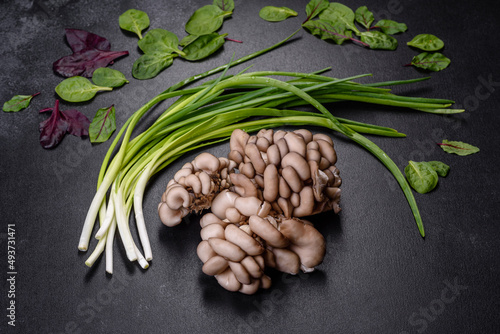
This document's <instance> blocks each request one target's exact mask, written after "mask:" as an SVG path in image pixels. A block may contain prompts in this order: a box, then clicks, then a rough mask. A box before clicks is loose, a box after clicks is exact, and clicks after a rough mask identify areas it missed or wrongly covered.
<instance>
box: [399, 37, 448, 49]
mask: <svg viewBox="0 0 500 334" xmlns="http://www.w3.org/2000/svg"><path fill="white" fill-rule="evenodd" d="M406 44H407V45H409V46H413V47H415V48H418V49H420V50H423V51H437V50H440V49H442V48H443V47H444V42H443V41H442V40H440V39H439V38H437V37H436V36H434V35H431V34H420V35H417V36H415V37H413V39H412V40H411V41H409V42H408V43H406Z"/></svg>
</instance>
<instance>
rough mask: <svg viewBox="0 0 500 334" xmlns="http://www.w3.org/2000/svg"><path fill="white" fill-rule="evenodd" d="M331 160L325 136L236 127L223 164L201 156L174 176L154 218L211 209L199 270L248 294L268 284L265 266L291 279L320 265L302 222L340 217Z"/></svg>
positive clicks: (316, 241)
mask: <svg viewBox="0 0 500 334" xmlns="http://www.w3.org/2000/svg"><path fill="white" fill-rule="evenodd" d="M336 161H337V155H336V152H335V149H334V146H333V142H332V140H331V138H330V137H328V136H327V135H324V134H312V133H311V132H310V131H308V130H304V129H300V130H295V131H291V132H287V131H283V130H278V131H273V130H272V129H265V130H261V131H259V132H258V133H257V134H256V135H252V136H251V135H249V134H248V133H246V132H244V131H242V130H239V129H238V130H235V131H234V132H233V133H232V135H231V139H230V153H229V154H228V156H227V158H226V157H219V158H218V157H215V156H213V155H211V154H209V153H206V152H205V153H201V154H200V155H198V156H197V157H196V158H195V159H194V160H193V161H192V162H190V163H186V164H185V165H184V166H183V167H182V168H181V169H180V170H179V171H178V172H177V173H176V174H175V176H174V178H173V179H172V180H170V182H169V183H168V184H167V188H166V190H165V192H164V193H163V195H162V199H161V202H160V204H159V206H158V213H159V215H160V219H161V220H162V222H163V223H164V224H165V225H167V226H175V225H177V224H179V223H180V222H181V221H182V218H183V217H185V216H186V215H187V214H189V213H192V212H195V213H199V212H202V211H203V210H206V209H210V210H211V212H209V213H206V214H204V215H203V217H202V218H201V220H200V224H201V227H202V229H201V232H200V234H201V239H202V241H201V242H200V244H199V246H198V249H197V253H198V257H199V258H200V260H201V261H202V262H203V267H202V270H203V272H204V273H205V274H207V275H211V276H214V277H215V278H216V279H217V281H218V282H219V284H220V285H221V286H222V287H224V288H225V289H227V290H230V291H240V292H242V293H246V294H253V293H255V292H256V291H258V289H259V288H264V289H265V288H268V287H269V286H270V285H271V279H270V278H269V277H268V276H267V275H266V274H265V268H275V269H277V270H279V271H282V272H286V273H290V274H297V273H298V272H299V271H300V270H302V271H304V272H309V271H312V270H314V268H315V267H316V266H317V265H319V264H320V263H321V262H322V261H323V257H324V255H325V240H324V238H323V236H322V235H321V233H320V232H318V231H317V230H316V228H315V227H314V226H313V224H312V223H310V222H308V221H306V220H304V219H301V218H303V217H307V216H311V215H314V214H317V213H320V212H324V211H329V210H333V211H334V212H335V213H338V212H339V211H340V207H339V200H340V188H339V187H340V185H341V182H342V181H341V179H340V177H339V170H338V169H337V168H336V167H335V163H336Z"/></svg>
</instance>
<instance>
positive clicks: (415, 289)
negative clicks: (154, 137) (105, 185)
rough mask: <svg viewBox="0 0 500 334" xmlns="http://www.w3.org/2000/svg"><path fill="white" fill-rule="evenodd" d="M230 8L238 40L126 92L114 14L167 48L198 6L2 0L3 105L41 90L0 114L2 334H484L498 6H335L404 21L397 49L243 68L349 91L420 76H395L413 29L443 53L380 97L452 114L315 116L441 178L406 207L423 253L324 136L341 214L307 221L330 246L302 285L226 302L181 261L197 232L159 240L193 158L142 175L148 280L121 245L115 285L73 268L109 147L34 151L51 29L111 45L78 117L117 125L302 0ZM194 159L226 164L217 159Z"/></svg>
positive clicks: (368, 176)
mask: <svg viewBox="0 0 500 334" xmlns="http://www.w3.org/2000/svg"><path fill="white" fill-rule="evenodd" d="M235 2H236V9H235V11H234V14H233V16H232V18H231V19H229V20H227V21H225V22H224V25H223V27H222V30H221V31H222V32H227V33H228V34H229V37H231V38H234V39H239V40H242V41H244V43H243V44H237V43H229V42H228V43H226V45H225V46H224V49H223V50H222V51H221V52H218V53H217V54H215V55H213V56H212V57H210V58H209V59H206V60H204V61H202V62H197V63H189V62H187V61H183V60H181V59H176V60H175V61H174V64H173V66H171V67H170V68H169V69H167V70H166V71H164V72H162V73H161V74H160V75H159V76H158V77H157V78H155V79H154V80H147V81H138V80H135V79H133V78H132V76H131V73H130V71H131V67H132V64H133V62H134V60H135V59H137V57H139V51H138V49H137V47H136V42H137V38H136V37H134V36H133V35H132V34H129V33H125V32H123V31H121V30H120V28H119V27H118V16H119V15H120V14H121V13H122V12H124V11H125V10H127V9H129V8H138V9H142V10H144V11H146V12H147V13H148V14H149V16H150V18H151V28H150V29H152V28H164V29H167V30H170V31H172V32H174V33H176V34H177V35H178V36H179V37H180V38H182V37H183V36H184V35H185V33H184V31H183V26H184V23H185V22H186V21H187V19H188V17H189V16H190V15H191V13H192V12H193V11H194V10H195V9H197V8H198V7H201V6H202V5H205V4H209V3H211V2H210V1H208V0H206V1H192V0H183V1H154V2H153V1H99V2H97V1H69V0H49V1H42V0H37V1H25V0H15V1H9V2H7V1H2V3H1V4H0V31H1V37H2V38H1V43H0V57H1V58H0V59H1V66H2V70H1V72H0V77H1V85H0V101H1V102H2V103H3V102H4V101H6V100H8V99H10V97H11V96H13V95H16V94H32V93H35V92H38V91H40V92H42V94H41V95H40V96H38V97H36V98H35V99H34V100H33V102H32V104H31V106H30V107H29V109H27V110H23V111H21V112H18V113H4V112H0V138H1V139H0V140H1V142H0V143H1V147H2V149H1V161H0V189H1V191H0V203H1V204H0V205H1V206H0V210H1V215H0V217H1V218H0V221H1V227H0V278H1V282H2V283H1V289H0V310H2V311H0V332H2V333H183V332H192V333H198V332H205V333H222V332H228V333H253V332H255V333H257V332H264V333H267V332H269V333H270V332H273V333H306V332H309V333H326V332H328V333H417V332H418V333H422V332H425V333H496V332H498V328H499V325H500V323H499V311H500V303H499V299H500V292H499V288H498V286H499V284H498V278H499V276H500V275H499V273H500V272H499V271H500V270H499V260H498V255H499V254H498V253H499V252H498V251H499V244H500V243H499V239H500V227H499V226H498V222H499V218H498V216H499V213H500V211H499V209H498V207H499V202H500V201H499V199H498V198H499V191H498V163H499V162H500V161H499V158H498V156H499V153H500V152H499V148H498V147H499V145H498V144H499V140H498V139H499V136H498V124H499V120H500V116H499V110H498V105H499V102H500V71H499V69H500V65H499V61H498V54H499V52H500V47H499V44H498V43H497V41H496V37H495V34H496V31H497V30H498V28H499V26H498V17H499V14H500V12H499V10H498V6H497V4H496V2H495V1H486V0H482V1H465V0H455V1H431V0H423V1H398V0H377V1H370V2H368V3H367V2H363V1H357V0H356V1H350V2H344V3H345V4H346V5H348V6H350V7H351V8H353V9H356V8H357V7H358V6H361V5H368V7H369V8H370V9H371V10H372V11H373V12H374V13H375V16H376V19H381V18H390V19H393V20H396V21H399V22H405V23H406V24H407V25H408V27H409V29H408V31H407V32H406V33H404V34H401V35H398V36H397V39H398V40H399V42H400V46H399V47H398V49H397V50H396V51H394V52H384V51H373V50H367V49H363V48H361V47H358V46H356V45H354V44H352V43H348V44H346V45H343V46H337V45H332V44H328V43H325V42H323V41H321V40H319V39H317V38H316V37H314V36H312V35H310V34H309V33H307V32H306V31H301V32H300V33H299V34H298V35H297V38H294V40H293V41H292V42H290V43H288V44H287V45H285V46H283V47H281V48H279V49H277V50H275V51H273V52H271V53H269V54H266V55H264V56H262V57H259V58H257V59H255V60H252V61H251V62H250V64H253V65H254V67H253V70H278V69H279V70H287V71H304V72H307V71H314V70H318V69H321V68H324V67H328V66H331V67H332V71H331V72H329V75H331V76H335V77H345V76H349V75H355V74H361V73H373V76H374V77H373V78H367V79H363V81H364V82H370V81H374V80H377V81H384V80H392V79H407V78H415V77H421V76H425V75H429V74H428V73H425V72H421V71H418V70H416V69H414V68H410V67H403V66H402V65H404V64H406V63H409V62H410V60H411V58H412V57H413V56H414V55H416V54H417V53H418V51H416V50H414V49H411V48H409V47H407V46H406V42H407V41H409V40H411V38H412V37H413V36H414V35H416V34H419V33H432V34H435V35H437V36H439V37H440V38H441V39H443V40H444V42H445V45H446V47H445V49H444V51H443V52H444V54H445V55H447V56H448V57H449V58H451V59H452V64H451V66H450V67H449V68H447V69H445V70H444V71H442V72H438V73H430V76H431V77H432V79H431V80H430V81H425V82H421V83H418V84H414V85H411V86H407V87H396V88H395V91H396V92H397V93H404V94H409V95H421V96H427V97H442V98H450V99H454V100H456V101H457V105H459V106H465V107H466V108H467V109H468V111H467V113H464V114H460V115H456V116H452V117H442V116H437V115H431V114H426V113H421V112H416V111H409V110H398V109H393V108H385V107H371V106H366V105H361V104H356V103H342V104H337V105H334V106H329V107H330V108H331V110H332V111H333V112H334V114H336V115H338V116H344V117H350V118H353V119H356V120H362V121H366V122H371V123H376V124H380V125H387V126H391V127H394V128H396V129H398V130H399V131H401V132H404V133H406V134H407V135H408V137H407V138H405V139H386V138H377V137H373V140H374V141H375V142H376V143H377V144H378V145H380V146H381V147H382V148H383V149H384V150H385V151H386V152H387V153H388V155H389V156H391V157H392V158H393V159H394V160H395V162H396V163H397V164H398V166H399V167H400V168H401V169H403V168H404V166H405V165H406V164H407V161H408V160H410V159H413V160H441V161H443V162H445V163H447V164H449V165H450V166H451V172H450V174H449V175H448V177H446V178H444V179H440V181H439V185H438V187H437V189H435V190H434V191H433V192H431V193H429V194H426V195H420V194H416V195H415V196H416V199H417V201H418V204H419V207H420V210H421V213H422V216H423V220H424V224H425V228H426V233H427V236H426V238H425V240H423V239H422V238H421V237H420V236H419V234H418V231H417V228H416V225H415V222H414V221H413V217H412V214H411V211H410V209H409V207H408V205H407V203H406V201H405V199H404V196H403V194H402V192H401V191H400V190H399V188H398V187H397V184H396V183H395V181H393V180H392V179H391V176H390V173H389V172H388V171H387V170H385V169H384V167H383V166H382V165H381V164H380V163H379V162H378V161H377V160H376V159H375V158H373V157H372V156H371V155H370V154H369V153H367V152H366V151H364V150H363V149H361V148H360V147H358V146H357V145H355V144H353V143H351V142H349V141H347V140H346V139H345V138H342V137H341V136H338V135H336V134H332V135H333V136H334V140H335V143H336V149H337V153H338V157H339V161H338V167H339V168H340V170H341V176H342V178H343V185H342V189H343V190H342V191H343V192H342V202H341V204H342V208H343V211H342V212H341V214H340V215H339V216H334V215H333V214H323V215H321V216H319V217H315V218H312V221H313V222H315V223H316V224H317V226H318V229H319V230H320V231H321V232H322V233H323V234H324V236H325V238H326V240H327V247H328V251H327V255H326V257H325V260H324V262H323V264H321V265H320V266H319V267H318V270H317V271H316V272H314V273H312V274H308V275H298V276H297V277H289V276H284V275H281V274H279V273H272V277H273V282H274V283H273V286H272V288H271V289H269V290H267V291H261V292H260V293H258V294H256V295H253V296H246V295H242V294H238V293H230V292H227V291H225V290H223V289H222V288H221V287H219V286H218V284H217V283H216V281H215V279H213V278H211V277H208V276H205V275H204V274H203V273H202V272H201V263H200V261H199V260H198V258H197V256H196V253H195V249H196V246H197V244H198V242H199V234H198V232H199V225H198V219H197V218H196V217H191V218H189V219H186V222H185V223H184V224H183V225H181V226H178V227H176V228H166V227H164V226H163V225H162V224H161V223H160V221H159V219H158V217H157V214H156V207H157V203H158V201H159V199H160V196H161V193H162V191H163V190H164V187H165V186H166V183H167V182H168V180H169V179H170V178H171V177H172V176H173V174H174V172H175V171H176V170H177V169H178V168H179V166H181V165H182V164H184V162H186V161H190V160H191V159H192V158H193V157H194V155H195V154H196V153H197V152H194V153H193V154H190V155H186V156H185V157H183V158H182V159H181V160H180V161H178V162H177V163H175V164H173V165H172V166H171V167H170V168H168V169H166V170H165V171H164V172H163V173H161V174H160V175H158V176H157V177H155V178H154V179H153V180H152V182H151V184H150V186H149V188H148V190H147V192H146V195H145V200H144V211H145V215H146V221H147V222H148V224H149V225H148V229H149V234H150V239H151V242H152V247H153V252H154V260H153V263H152V265H151V267H150V268H149V269H148V270H146V271H143V270H141V269H140V268H139V267H138V266H137V265H136V264H129V263H127V261H126V258H125V255H124V252H123V249H122V247H121V244H119V243H118V242H117V246H116V247H115V274H114V275H113V276H112V277H110V276H108V275H106V274H105V263H104V261H99V262H97V263H96V265H95V266H94V267H93V268H92V269H89V268H87V267H86V266H85V265H84V261H85V259H86V257H87V256H88V254H83V253H80V252H78V250H77V243H78V238H79V235H80V230H81V227H82V224H83V220H84V218H85V214H86V211H87V208H88V206H89V204H90V202H91V199H92V197H93V194H94V191H95V184H96V179H97V173H98V170H99V167H100V164H101V161H102V159H103V157H104V155H105V152H106V150H107V148H108V146H109V144H110V143H104V144H100V145H95V146H92V145H91V144H90V143H89V141H88V140H87V139H80V138H76V137H72V136H66V138H65V139H64V140H63V141H62V143H61V144H60V145H59V146H58V147H57V148H55V149H53V150H44V149H43V148H42V147H41V146H40V144H39V142H38V137H39V133H38V124H39V122H41V121H42V120H44V119H46V117H47V115H44V114H39V113H38V110H40V109H42V108H46V107H51V106H53V103H54V100H55V98H56V96H55V93H54V91H53V89H54V87H55V86H56V85H57V84H58V83H59V82H60V81H61V80H62V78H61V77H59V76H57V75H55V74H54V73H53V72H52V68H51V65H52V62H53V61H55V60H56V59H58V58H60V57H62V56H64V55H67V54H70V49H69V47H68V46H67V44H66V43H65V40H64V28H66V27H72V28H79V29H85V30H89V31H91V32H94V33H96V34H98V35H101V36H104V37H106V38H108V39H109V40H110V41H111V44H112V49H113V50H128V51H129V52H130V55H129V56H128V57H125V58H121V59H118V60H117V61H116V62H115V64H114V65H112V68H114V69H118V70H120V71H122V72H123V73H125V74H126V76H127V77H128V78H129V79H130V83H129V84H127V85H125V86H124V87H122V88H119V89H116V90H115V91H113V92H109V93H102V94H99V95H98V96H97V97H96V98H94V99H93V100H92V101H90V102H88V103H81V104H78V105H77V108H78V109H79V110H80V111H81V112H83V113H84V114H85V115H87V116H88V117H89V118H92V117H93V115H94V114H95V112H96V111H97V109H98V108H102V107H106V106H109V105H110V104H112V103H114V104H115V106H116V110H117V124H118V126H120V125H122V124H123V123H124V122H125V120H126V119H127V118H128V116H129V115H130V114H131V113H132V112H133V111H135V110H136V109H138V108H139V107H140V106H141V105H143V104H144V103H145V102H146V101H147V100H149V99H150V98H151V97H153V96H155V95H156V94H158V93H159V92H161V91H162V90H164V89H165V88H167V87H168V86H169V85H171V84H173V83H176V82H178V81H179V80H181V79H183V78H185V77H187V76H190V75H193V74H196V73H200V72H203V71H205V70H207V69H210V68H212V67H215V66H219V65H222V64H224V63H226V62H227V61H228V60H229V58H230V57H231V55H232V54H233V53H234V54H235V55H236V57H240V56H243V55H246V54H248V53H251V52H254V51H256V50H259V49H261V48H263V47H266V46H269V45H271V44H274V43H275V42H277V41H279V40H281V39H283V38H284V37H286V36H288V35H289V34H290V33H292V32H293V31H295V30H296V29H297V28H298V27H299V26H300V23H301V22H302V21H303V20H304V19H305V12H304V8H305V5H306V3H307V1H290V0H289V1H269V0H267V1H260V0H259V1H243V0H237V1H235ZM265 5H275V6H288V7H290V8H293V9H295V10H296V11H298V12H299V16H298V17H296V18H291V19H288V20H286V21H284V22H281V23H269V22H265V21H263V20H261V19H260V18H259V17H258V11H259V9H260V8H261V7H263V6H265ZM247 65H248V64H247ZM243 67H244V66H239V67H238V68H236V69H234V71H237V70H241V69H242V68H243ZM487 82H489V83H490V84H489V85H488V84H485V83H487ZM62 107H63V109H68V108H70V107H72V105H70V104H67V103H62ZM146 123H147V122H146ZM313 130H315V131H319V129H313ZM442 139H449V140H461V141H465V142H468V143H471V144H473V145H476V146H479V147H480V148H481V152H480V153H478V154H475V155H471V156H468V157H458V156H456V155H450V154H446V153H444V152H443V151H442V150H441V149H439V148H438V147H437V145H435V143H436V142H437V141H440V140H442ZM209 151H210V152H213V153H215V154H219V155H225V154H227V152H228V146H227V144H221V145H218V146H217V147H214V148H210V149H209ZM7 224H15V225H16V247H17V258H16V266H17V272H18V274H17V281H16V306H17V309H16V310H17V313H16V316H17V318H16V327H15V328H12V327H10V326H7V320H8V319H7V317H6V314H7V311H6V307H7V302H8V298H7V284H6V274H7V271H8V269H7V257H6V255H7ZM94 245H95V243H92V244H91V247H93V246H94ZM450 286H454V287H455V288H454V289H455V290H453V289H450ZM440 300H441V301H440Z"/></svg>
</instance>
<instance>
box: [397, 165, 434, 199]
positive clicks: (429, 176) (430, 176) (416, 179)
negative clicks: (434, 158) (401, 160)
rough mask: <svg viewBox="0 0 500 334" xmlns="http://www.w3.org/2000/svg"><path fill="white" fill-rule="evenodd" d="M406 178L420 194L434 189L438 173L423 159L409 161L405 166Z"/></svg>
mask: <svg viewBox="0 0 500 334" xmlns="http://www.w3.org/2000/svg"><path fill="white" fill-rule="evenodd" d="M405 175H406V179H407V180H408V183H409V184H410V186H411V187H412V188H413V189H415V190H416V191H417V192H418V193H420V194H425V193H428V192H429V191H431V190H432V189H434V188H435V187H436V185H437V183H438V175H437V173H436V171H435V170H434V169H433V168H432V166H431V165H430V164H428V163H427V162H425V161H422V162H415V161H411V160H410V161H409V163H408V166H406V167H405Z"/></svg>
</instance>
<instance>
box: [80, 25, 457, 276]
mask: <svg viewBox="0 0 500 334" xmlns="http://www.w3.org/2000/svg"><path fill="white" fill-rule="evenodd" d="M292 36H293V35H292ZM290 37H291V36H290ZM290 37H288V38H287V39H285V40H283V41H281V42H279V43H278V44H275V45H274V46H272V47H270V48H267V49H265V50H262V51H258V52H256V53H254V54H251V55H248V56H246V57H243V58H240V59H238V60H235V61H232V62H230V63H229V64H226V65H224V66H220V67H217V68H215V69H213V70H210V71H207V72H205V73H202V74H199V75H195V76H193V77H190V78H188V79H186V80H184V81H181V82H180V83H178V84H176V85H173V86H172V87H170V88H169V89H167V90H165V91H164V92H162V93H161V94H159V95H157V96H156V97H154V98H153V99H152V100H150V101H149V102H147V103H146V104H145V105H144V106H143V107H141V108H140V109H139V110H137V111H136V112H135V113H134V114H133V115H132V116H131V117H130V118H129V119H128V120H127V122H126V123H125V124H124V125H123V127H122V128H121V130H120V131H119V133H118V134H117V136H116V138H115V140H114V141H113V143H112V144H111V146H110V148H109V150H108V152H107V154H106V156H105V158H104V161H103V164H102V167H101V170H100V173H99V176H98V182H97V186H98V187H97V192H96V194H95V196H94V199H93V200H92V203H91V205H90V208H89V211H88V213H87V217H86V219H85V222H84V225H83V229H82V233H81V237H80V242H79V245H78V248H79V249H80V250H82V251H86V250H87V249H88V246H89V242H90V238H91V234H92V231H93V229H94V224H95V221H96V219H97V216H98V215H99V221H100V228H99V229H98V231H97V233H96V239H98V240H99V241H98V243H97V245H96V247H95V250H94V251H93V253H92V254H91V255H90V257H89V258H88V259H87V261H86V264H87V265H88V266H92V265H93V264H94V262H95V261H96V260H97V259H98V258H99V256H100V255H101V254H102V253H103V252H104V251H106V271H107V272H109V273H112V271H113V267H112V258H113V253H112V244H113V238H114V235H115V232H116V229H118V233H119V234H120V237H121V240H122V242H123V245H124V248H125V251H126V255H127V258H128V259H129V260H130V261H138V263H139V264H140V266H141V267H142V268H144V269H145V268H147V267H148V266H149V261H151V259H152V257H153V256H152V250H151V246H150V243H149V238H148V233H147V227H146V222H145V221H144V215H143V211H142V201H143V195H144V192H145V190H146V187H147V183H148V181H149V180H150V178H151V177H152V176H153V175H155V174H156V173H158V172H160V171H161V170H162V169H164V168H166V167H167V166H169V165H170V164H171V163H172V162H173V161H175V160H176V159H178V158H179V157H181V156H182V155H183V154H185V153H186V152H189V151H191V150H195V149H198V148H200V147H204V146H208V145H212V144H214V143H218V142H220V141H223V140H227V139H228V138H229V137H230V136H231V133H232V132H233V131H234V130H235V129H243V130H244V131H247V132H256V131H259V130H260V129H263V128H272V127H279V126H284V125H287V126H299V127H304V126H314V127H322V128H325V129H329V130H334V131H337V132H339V133H341V134H343V135H345V136H346V137H348V138H350V139H352V140H353V141H354V142H356V143H358V144H359V145H361V146H362V147H364V148H365V149H367V150H368V151H369V152H371V153H372V154H373V155H374V156H376V157H377V158H378V159H379V160H380V161H381V162H382V163H383V164H384V165H385V166H386V167H387V168H388V169H389V170H390V171H391V173H392V174H393V175H394V177H395V178H396V180H397V181H398V183H399V185H400V186H401V188H402V190H403V193H404V195H405V196H406V198H407V201H408V203H409V205H410V208H411V210H412V212H413V215H414V218H415V221H416V223H417V226H418V229H419V232H420V234H421V236H422V237H424V236H425V233H424V228H423V223H422V219H421V216H420V213H419V210H418V207H417V204H416V201H415V198H414V197H413V194H412V191H411V188H410V186H409V185H408V183H407V181H406V179H405V177H404V176H403V174H402V173H401V171H400V170H399V168H398V167H397V166H396V164H395V163H394V162H393V161H392V160H391V159H390V158H389V157H388V156H387V155H386V154H385V153H384V151H383V150H382V149H380V148H379V147H378V146H377V145H375V144H374V143H373V142H372V141H370V140H369V139H367V138H366V137H364V136H362V135H361V133H366V134H372V135H380V136H387V137H404V136H405V135H404V134H402V133H400V132H398V131H397V130H394V129H391V128H388V127H384V126H378V125H371V124H366V123H362V122H356V121H352V120H348V119H344V118H337V117H335V116H334V115H332V113H331V112H330V111H329V110H328V109H327V108H326V107H325V106H324V105H323V104H322V103H321V101H327V102H329V101H349V100H350V101H358V102H364V103H372V104H381V105H389V106H397V107H405V108H411V109H416V110H422V111H426V112H433V113H442V114H446V113H453V112H461V111H463V110H454V109H449V106H450V105H451V103H452V102H453V101H450V100H442V99H427V98H414V97H404V96H398V95H394V94H392V93H390V89H387V88H380V87H382V86H393V85H399V84H406V83H412V82H417V81H421V80H423V79H414V80H403V81H390V82H382V83H371V84H361V83H357V82H354V80H356V79H358V78H361V77H365V76H368V75H369V74H363V75H358V76H354V77H350V78H344V79H337V78H330V77H327V76H325V75H322V74H319V73H322V72H324V70H321V71H317V72H314V73H295V72H283V71H265V72H253V73H252V72H250V73H247V70H245V71H241V72H240V73H238V74H235V75H226V72H227V70H228V69H229V67H230V66H234V65H237V64H240V63H242V62H244V61H247V60H249V59H252V58H253V57H256V56H258V55H260V54H263V53H265V52H267V51H270V50H272V49H274V48H275V47H278V46H279V45H282V44H283V43H284V42H286V40H288V39H289V38H290ZM220 71H224V72H223V73H222V74H221V75H220V76H219V77H218V78H216V79H215V80H210V81H208V82H205V83H202V84H200V85H198V86H196V87H192V88H189V89H182V88H183V87H184V86H185V85H187V84H189V83H192V82H194V81H195V80H198V79H201V78H205V77H207V76H209V75H211V74H213V73H216V72H220ZM278 76H279V77H289V78H290V79H289V80H288V81H282V80H279V79H276V78H275V77H278ZM174 98H175V99H177V100H176V101H173V103H171V104H170V106H169V107H168V108H167V109H166V110H165V111H164V112H163V113H162V114H161V115H159V116H158V117H157V118H156V120H155V121H154V122H153V124H152V125H151V126H150V127H149V128H148V129H147V130H145V131H143V132H142V133H140V134H136V135H135V137H132V134H133V133H134V128H135V126H136V125H137V123H138V122H139V121H140V120H141V119H142V118H143V117H145V116H146V115H148V112H149V111H150V110H151V109H152V108H153V107H155V106H156V105H158V104H159V103H161V102H162V101H165V100H170V99H174ZM301 105H309V106H312V107H314V108H315V110H316V111H314V112H310V111H309V112H306V111H300V110H293V109H289V108H291V106H301ZM120 140H121V143H120ZM119 143H120V145H119V146H118V144H119ZM108 191H109V199H107V198H106V197H107V193H108ZM132 211H133V212H134V214H135V221H136V225H137V230H138V234H139V239H140V245H141V246H142V247H141V248H142V251H141V249H140V248H139V247H138V246H137V244H136V242H135V241H134V238H133V237H132V233H131V231H130V214H131V212H132ZM142 252H144V255H143V253H142Z"/></svg>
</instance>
